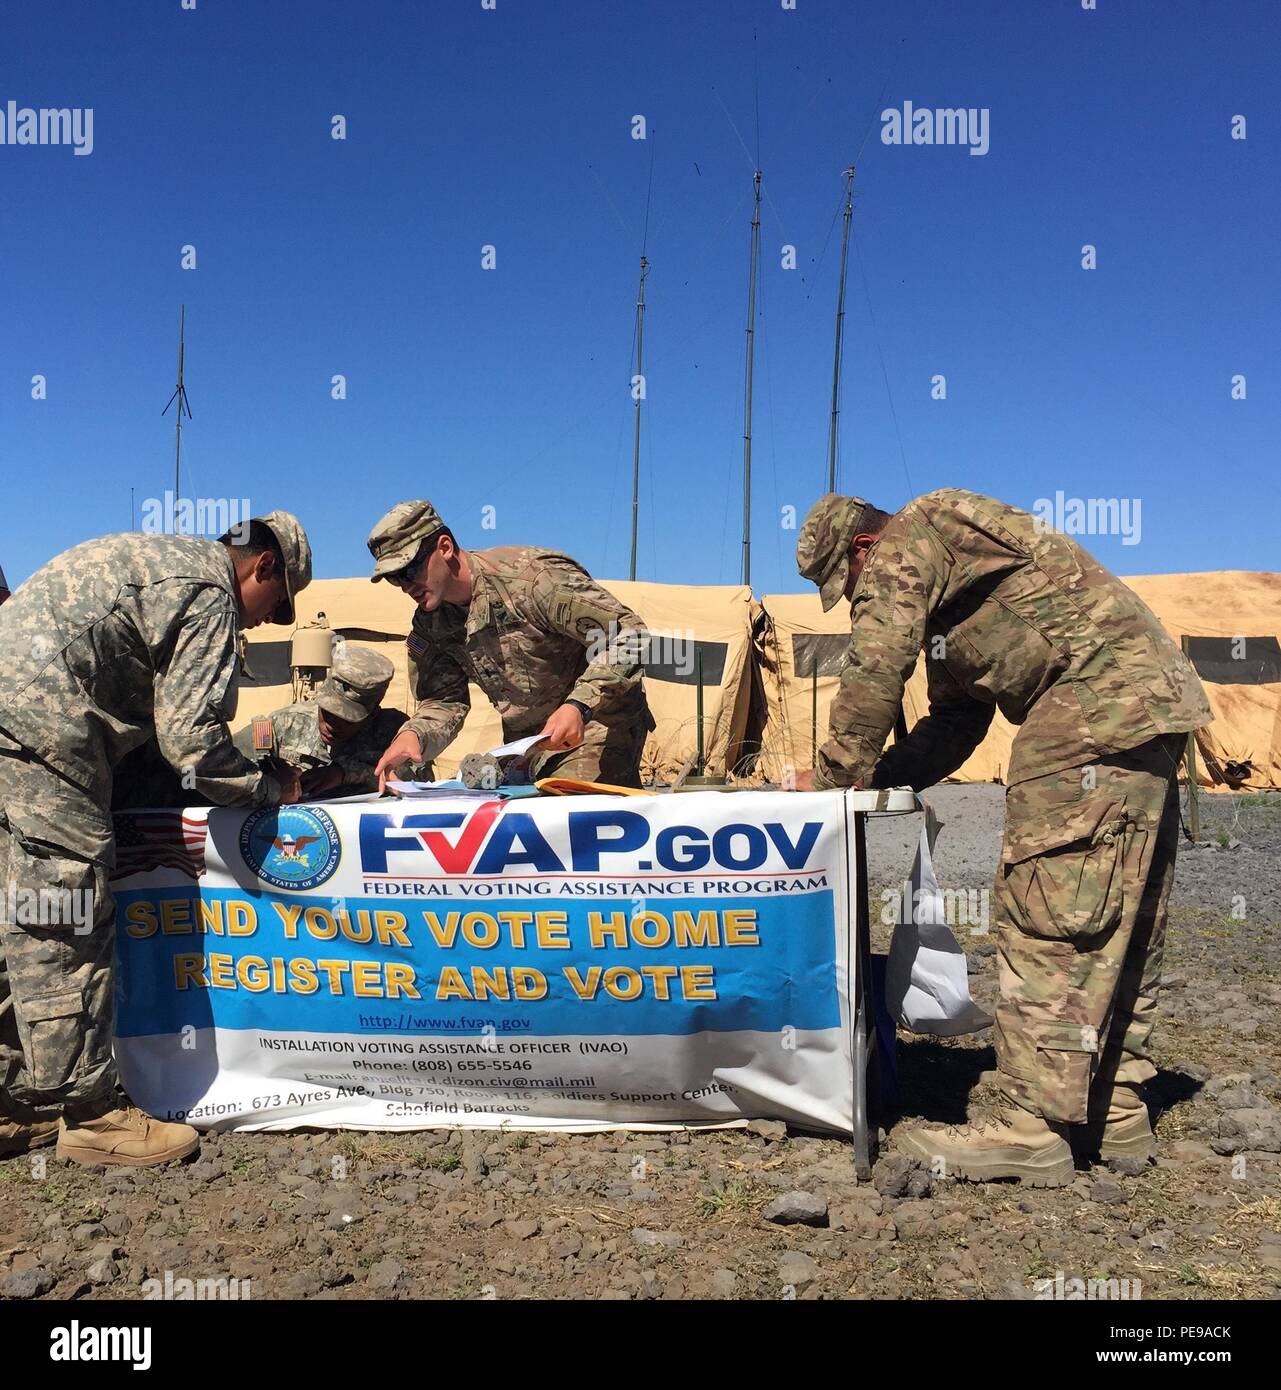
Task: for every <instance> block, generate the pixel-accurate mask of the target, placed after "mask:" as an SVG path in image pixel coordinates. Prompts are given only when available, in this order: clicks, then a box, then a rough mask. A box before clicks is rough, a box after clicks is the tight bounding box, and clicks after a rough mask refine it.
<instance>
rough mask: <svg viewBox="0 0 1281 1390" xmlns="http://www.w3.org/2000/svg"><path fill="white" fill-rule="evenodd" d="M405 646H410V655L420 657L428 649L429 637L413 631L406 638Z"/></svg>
mask: <svg viewBox="0 0 1281 1390" xmlns="http://www.w3.org/2000/svg"><path fill="white" fill-rule="evenodd" d="M405 646H407V647H408V648H409V655H410V656H412V657H419V656H422V655H423V654H424V652H426V650H427V639H426V638H425V637H419V635H418V634H417V633H416V632H411V633H410V634H409V636H408V637H406V638H405Z"/></svg>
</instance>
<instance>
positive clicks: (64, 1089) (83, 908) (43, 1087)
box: [0, 748, 116, 1119]
mask: <svg viewBox="0 0 1281 1390" xmlns="http://www.w3.org/2000/svg"><path fill="white" fill-rule="evenodd" d="M111 863H112V834H111V820H110V817H109V815H108V814H107V813H106V812H105V811H104V810H102V809H101V808H100V807H99V806H98V805H97V803H96V802H95V801H94V799H93V798H92V797H91V796H89V795H88V794H87V793H86V792H84V791H82V790H80V789H79V788H77V787H76V786H74V784H72V783H71V782H68V781H67V780H66V779H65V778H63V777H60V776H59V775H58V774H57V773H55V772H54V771H53V770H52V769H51V768H48V767H46V766H45V765H44V764H42V763H39V762H37V761H35V760H33V759H30V758H28V757H26V756H25V755H22V754H18V753H14V752H13V751H11V750H10V749H5V748H0V1114H2V1115H6V1116H9V1117H11V1118H14V1119H29V1118H32V1116H33V1114H34V1112H35V1111H37V1110H39V1109H42V1108H50V1107H52V1108H59V1109H60V1108H62V1107H63V1106H65V1105H66V1104H68V1103H70V1102H83V1101H94V1100H97V1099H99V1098H101V1097H103V1096H106V1095H109V1094H110V1093H111V1091H112V1089H113V1088H114V1086H115V1081H116V1072H115V1064H114V1062H113V1060H112V1055H111V1039H112V1024H113V1019H114V1010H115V979H114V966H115V904H114V901H113V899H112V896H111V889H110V886H109V883H108V875H109V871H110V866H111Z"/></svg>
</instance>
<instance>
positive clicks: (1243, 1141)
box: [1210, 1106, 1281, 1154]
mask: <svg viewBox="0 0 1281 1390" xmlns="http://www.w3.org/2000/svg"><path fill="white" fill-rule="evenodd" d="M1210 1147H1211V1148H1212V1149H1213V1150H1214V1151H1215V1153H1219V1154H1235V1153H1240V1152H1241V1151H1242V1150H1243V1149H1254V1150H1256V1151H1257V1152H1260V1153H1270V1154H1275V1153H1281V1114H1278V1112H1277V1111H1275V1110H1273V1109H1272V1108H1271V1106H1267V1107H1263V1106H1255V1107H1251V1108H1249V1109H1244V1110H1229V1111H1228V1112H1227V1113H1226V1114H1224V1115H1220V1116H1219V1122H1218V1133H1217V1134H1216V1136H1215V1137H1214V1138H1213V1139H1211V1140H1210Z"/></svg>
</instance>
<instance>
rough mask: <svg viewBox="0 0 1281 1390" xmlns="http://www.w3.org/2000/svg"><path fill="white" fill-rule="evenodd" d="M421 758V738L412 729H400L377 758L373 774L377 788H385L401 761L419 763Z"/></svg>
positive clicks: (380, 789) (382, 790)
mask: <svg viewBox="0 0 1281 1390" xmlns="http://www.w3.org/2000/svg"><path fill="white" fill-rule="evenodd" d="M422 760H423V745H422V740H421V739H420V738H419V737H418V735H417V734H416V733H414V731H413V730H412V729H402V730H401V731H400V733H398V734H397V735H396V737H395V738H394V739H392V741H391V745H390V747H389V748H388V749H387V751H386V752H385V753H384V754H383V755H382V757H381V758H379V759H378V766H377V767H376V768H374V775H375V776H376V777H377V778H378V790H379V791H380V792H384V791H386V790H387V779H388V777H392V776H394V775H395V773H396V769H397V768H398V767H400V766H401V765H402V764H403V763H420V762H422Z"/></svg>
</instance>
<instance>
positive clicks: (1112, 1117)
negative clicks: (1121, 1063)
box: [1078, 1086, 1156, 1162]
mask: <svg viewBox="0 0 1281 1390" xmlns="http://www.w3.org/2000/svg"><path fill="white" fill-rule="evenodd" d="M1090 1109H1091V1115H1090V1120H1089V1123H1088V1124H1087V1125H1085V1126H1084V1130H1083V1133H1082V1135H1081V1139H1080V1141H1079V1142H1078V1148H1079V1149H1080V1150H1081V1151H1082V1152H1083V1153H1091V1154H1095V1153H1096V1154H1098V1155H1099V1157H1100V1158H1102V1159H1109V1158H1137V1159H1141V1160H1143V1161H1144V1162H1146V1161H1147V1160H1148V1159H1150V1158H1151V1157H1152V1155H1153V1154H1154V1153H1155V1152H1156V1136H1155V1135H1154V1134H1153V1133H1152V1121H1151V1119H1150V1118H1149V1116H1148V1107H1147V1105H1146V1103H1145V1102H1144V1100H1143V1097H1142V1096H1141V1095H1140V1094H1139V1093H1138V1091H1137V1090H1135V1088H1134V1087H1133V1086H1113V1088H1112V1094H1111V1095H1110V1096H1109V1097H1108V1103H1107V1109H1106V1111H1104V1110H1103V1108H1102V1107H1101V1106H1100V1107H1099V1108H1098V1109H1099V1112H1100V1113H1098V1114H1095V1113H1094V1111H1095V1107H1094V1106H1091V1107H1090Z"/></svg>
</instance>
